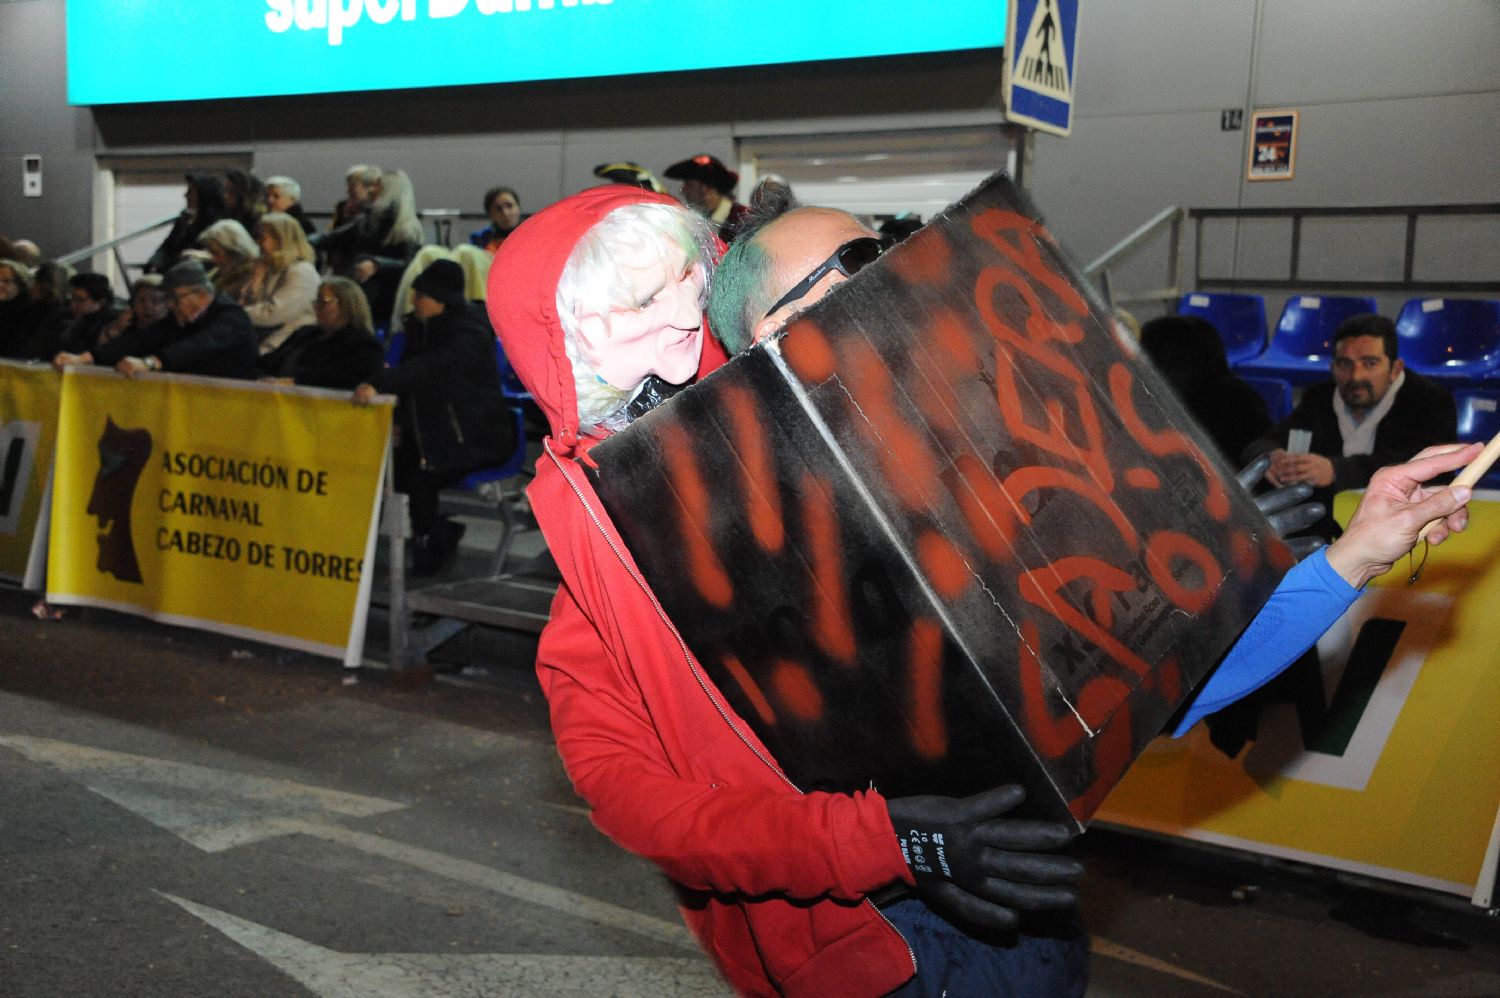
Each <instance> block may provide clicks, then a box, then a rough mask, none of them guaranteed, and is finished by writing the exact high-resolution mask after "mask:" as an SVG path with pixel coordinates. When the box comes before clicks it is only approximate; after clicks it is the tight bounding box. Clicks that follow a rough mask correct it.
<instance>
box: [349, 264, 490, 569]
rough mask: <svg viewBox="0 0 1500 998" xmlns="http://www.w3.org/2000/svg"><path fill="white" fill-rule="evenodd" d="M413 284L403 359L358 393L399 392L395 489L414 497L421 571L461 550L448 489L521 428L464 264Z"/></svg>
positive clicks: (416, 559)
mask: <svg viewBox="0 0 1500 998" xmlns="http://www.w3.org/2000/svg"><path fill="white" fill-rule="evenodd" d="M412 290H413V291H414V292H415V305H414V308H413V314H412V315H410V316H407V317H406V350H405V353H404V354H403V355H402V357H401V361H400V363H398V364H397V365H396V366H395V367H391V368H386V369H385V370H382V371H380V372H379V373H377V374H376V375H375V376H374V377H372V378H370V379H369V380H368V381H365V382H362V383H361V384H360V385H359V386H358V387H356V388H355V389H354V401H355V402H356V403H357V404H360V405H367V404H369V402H370V401H371V400H372V399H373V398H374V397H375V396H376V395H377V394H379V393H382V392H387V393H394V394H395V395H396V396H397V397H398V398H399V400H400V402H399V405H398V406H397V409H396V419H397V425H398V426H399V427H400V437H399V438H398V442H397V444H396V450H395V455H394V460H395V467H394V471H395V478H396V489H397V491H400V492H404V493H406V495H407V496H408V497H409V499H410V511H411V527H412V534H413V537H414V540H413V559H412V560H413V572H414V573H415V574H418V575H424V574H431V573H433V572H435V571H437V570H438V569H440V568H442V567H443V565H445V564H446V563H447V562H448V561H449V560H450V559H451V558H452V557H453V555H454V553H455V552H456V551H457V550H458V542H459V539H460V538H461V537H462V535H463V526H462V525H461V524H457V523H454V522H453V521H452V520H448V519H445V518H443V517H441V516H440V515H439V512H438V496H439V494H440V493H441V492H442V490H443V489H444V488H447V487H448V486H450V485H452V484H453V483H455V482H457V481H458V480H459V479H460V478H462V477H463V476H464V475H465V474H467V473H468V472H471V471H474V470H476V469H479V468H483V467H487V466H489V465H493V464H498V463H500V462H501V461H504V460H505V459H506V458H508V457H509V456H510V455H511V453H512V452H513V451H514V450H515V447H516V437H515V423H514V421H513V420H511V419H510V417H509V416H508V415H507V413H506V410H505V402H504V399H503V398H502V396H501V394H500V371H499V368H498V366H497V365H496V361H495V349H496V347H495V335H494V333H492V332H491V331H490V330H489V328H488V327H487V326H486V325H485V324H484V323H482V322H480V321H479V320H478V319H477V318H476V317H475V315H474V314H473V312H472V311H471V310H470V308H469V301H468V297H467V295H466V293H465V289H464V272H463V268H462V267H460V266H459V265H458V264H457V263H456V262H455V261H453V260H437V261H434V262H433V263H432V265H431V266H429V267H428V268H427V269H426V270H424V271H423V272H422V273H421V274H420V275H419V276H418V277H417V279H416V280H415V281H414V282H413V284H412Z"/></svg>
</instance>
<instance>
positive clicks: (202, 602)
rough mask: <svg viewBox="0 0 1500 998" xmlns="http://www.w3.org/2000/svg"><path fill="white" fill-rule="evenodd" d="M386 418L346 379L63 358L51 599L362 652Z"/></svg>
mask: <svg viewBox="0 0 1500 998" xmlns="http://www.w3.org/2000/svg"><path fill="white" fill-rule="evenodd" d="M386 401H387V402H388V401H390V400H389V399H387V400H386ZM390 425H391V410H390V408H389V406H388V405H376V406H371V407H369V408H362V407H358V406H355V405H353V404H351V403H350V402H349V396H348V394H347V393H335V392H329V391H323V390H319V389H306V388H283V387H275V386H270V385H262V384H257V383H254V382H233V381H221V380H218V379H214V378H197V377H188V376H181V375H160V376H146V377H142V378H138V379H135V380H130V379H127V378H124V377H121V376H119V375H117V374H115V373H114V372H112V371H105V370H101V369H97V368H71V369H69V370H68V372H67V373H66V374H65V375H64V378H63V389H62V403H61V419H60V424H59V428H58V442H57V474H56V481H55V486H54V491H53V501H52V529H51V541H50V551H49V561H48V571H47V597H48V599H49V600H51V601H53V602H56V603H73V604H83V605H90V606H103V607H109V608H112V609H116V610H123V611H126V612H129V613H136V614H141V615H143V616H148V617H152V618H155V619H159V620H164V621H169V622H173V623H179V624H186V625H189V626H195V627H203V628H206V629H210V630H217V631H223V632H226V633H230V634H240V635H244V636H246V637H251V638H254V639H256V640H260V641H266V642H270V643H273V644H279V645H285V646H287V647H292V648H299V649H302V650H304V651H311V652H315V653H318V654H325V655H334V656H341V657H343V659H344V661H345V663H346V664H350V665H353V664H357V662H358V661H359V655H360V649H361V648H362V647H363V643H364V623H365V610H366V608H367V607H368V605H369V585H370V573H369V572H367V571H366V568H367V567H373V560H374V550H375V526H376V513H377V505H378V503H379V501H380V494H381V485H382V480H383V474H384V461H385V454H386V447H387V443H388V440H389V436H390Z"/></svg>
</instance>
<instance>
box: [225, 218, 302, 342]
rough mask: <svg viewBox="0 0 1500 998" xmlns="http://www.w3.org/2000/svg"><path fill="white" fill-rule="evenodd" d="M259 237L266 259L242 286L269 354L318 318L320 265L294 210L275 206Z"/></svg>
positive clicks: (242, 297) (262, 222)
mask: <svg viewBox="0 0 1500 998" xmlns="http://www.w3.org/2000/svg"><path fill="white" fill-rule="evenodd" d="M258 241H259V243H260V259H258V260H257V261H256V263H255V268H254V269H253V270H252V271H251V273H250V278H249V279H248V280H247V281H246V282H245V284H244V287H243V288H242V289H241V291H240V304H241V305H243V306H245V311H246V312H247V313H249V315H250V323H251V325H253V326H255V331H256V334H257V335H259V336H260V352H261V353H263V354H266V353H270V352H271V351H272V350H275V349H276V348H277V347H279V346H281V344H282V342H283V341H284V340H285V339H286V338H287V337H288V336H290V335H292V333H294V332H296V331H297V330H298V329H300V328H302V327H303V326H306V325H309V324H311V323H312V322H313V300H314V299H315V298H317V296H318V269H317V267H315V266H314V265H313V261H314V260H315V259H316V256H315V254H314V253H313V249H312V247H311V246H310V245H308V242H307V236H306V235H305V234H304V233H303V231H302V226H300V225H298V224H297V220H296V219H295V218H293V217H292V216H290V215H283V214H281V213H280V212H275V211H273V212H271V213H270V214H268V215H266V216H265V217H263V218H262V219H261V220H260V236H259V240H258Z"/></svg>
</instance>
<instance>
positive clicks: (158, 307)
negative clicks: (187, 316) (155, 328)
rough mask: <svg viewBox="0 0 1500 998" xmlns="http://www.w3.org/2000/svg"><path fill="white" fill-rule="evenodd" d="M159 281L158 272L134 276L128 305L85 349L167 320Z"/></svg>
mask: <svg viewBox="0 0 1500 998" xmlns="http://www.w3.org/2000/svg"><path fill="white" fill-rule="evenodd" d="M161 283H162V277H161V275H160V274H145V275H143V276H141V277H138V278H136V282H135V283H134V284H132V285H131V286H130V307H129V308H127V309H125V310H124V311H123V312H121V313H120V314H119V315H118V316H116V317H115V321H114V322H112V323H110V324H109V325H108V326H106V327H105V328H104V330H103V331H102V332H101V333H100V334H99V338H98V339H97V340H95V341H94V342H93V343H91V344H89V345H88V346H87V347H85V349H93V348H95V347H98V346H102V345H103V344H105V343H108V342H109V341H110V340H112V339H115V338H116V337H118V336H123V335H125V334H126V333H128V332H132V331H134V330H137V329H144V328H146V327H147V326H151V325H155V324H156V323H158V322H165V321H167V318H168V316H169V314H170V313H169V312H168V310H167V296H166V295H165V294H164V293H163V292H162V289H161Z"/></svg>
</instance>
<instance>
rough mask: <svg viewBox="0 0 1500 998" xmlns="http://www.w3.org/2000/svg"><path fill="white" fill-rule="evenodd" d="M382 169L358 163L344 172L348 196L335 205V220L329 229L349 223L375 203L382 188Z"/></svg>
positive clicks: (345, 188)
mask: <svg viewBox="0 0 1500 998" xmlns="http://www.w3.org/2000/svg"><path fill="white" fill-rule="evenodd" d="M381 172H382V171H381V169H380V167H378V166H370V165H368V164H365V163H356V164H355V165H354V166H351V167H349V169H348V170H346V171H345V172H344V190H345V192H346V195H347V196H346V197H345V198H344V199H343V200H342V201H340V202H339V203H338V204H336V205H334V206H333V221H332V222H331V223H330V224H329V226H328V228H329V230H330V231H331V230H333V229H337V228H338V227H339V226H341V225H347V224H349V223H350V222H352V221H354V220H355V219H357V218H359V216H361V215H363V214H364V213H365V212H367V211H369V210H370V207H371V206H372V205H373V204H374V203H375V194H376V192H377V191H378V190H379V189H380V175H381Z"/></svg>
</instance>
